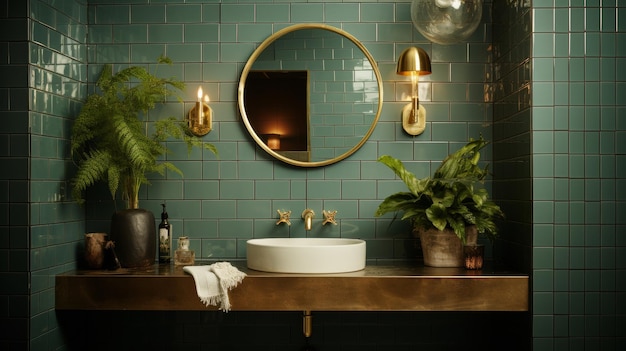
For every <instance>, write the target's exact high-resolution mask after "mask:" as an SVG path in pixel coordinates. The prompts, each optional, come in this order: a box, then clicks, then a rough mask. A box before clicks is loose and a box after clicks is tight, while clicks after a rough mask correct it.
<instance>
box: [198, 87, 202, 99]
mask: <svg viewBox="0 0 626 351" xmlns="http://www.w3.org/2000/svg"><path fill="white" fill-rule="evenodd" d="M202 95H203V93H202V87H198V100H202Z"/></svg>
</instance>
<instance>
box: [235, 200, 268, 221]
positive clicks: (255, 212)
mask: <svg viewBox="0 0 626 351" xmlns="http://www.w3.org/2000/svg"><path fill="white" fill-rule="evenodd" d="M272 216H273V212H272V206H271V201H270V200H238V201H237V218H238V219H239V218H272Z"/></svg>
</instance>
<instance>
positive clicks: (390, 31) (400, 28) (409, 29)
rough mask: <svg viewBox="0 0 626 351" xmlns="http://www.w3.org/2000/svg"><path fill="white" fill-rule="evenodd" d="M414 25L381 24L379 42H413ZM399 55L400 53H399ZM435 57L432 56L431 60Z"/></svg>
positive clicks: (379, 25) (379, 26)
mask: <svg viewBox="0 0 626 351" xmlns="http://www.w3.org/2000/svg"><path fill="white" fill-rule="evenodd" d="M412 33H413V25H412V24H411V23H379V24H378V40H379V41H383V42H385V41H386V42H411V41H412ZM398 54H399V53H398ZM432 58H433V56H432V55H431V59H432Z"/></svg>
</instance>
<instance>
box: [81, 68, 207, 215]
mask: <svg viewBox="0 0 626 351" xmlns="http://www.w3.org/2000/svg"><path fill="white" fill-rule="evenodd" d="M158 63H159V64H171V60H169V59H168V58H166V57H160V58H159V60H158ZM96 87H97V88H98V90H99V93H94V94H92V95H90V96H89V97H88V98H87V100H86V102H85V104H84V105H83V107H82V109H81V111H80V113H79V115H78V116H77V118H76V120H75V122H74V125H73V127H72V135H71V154H72V158H73V159H74V161H75V163H76V165H77V167H78V169H77V171H76V174H75V176H74V178H73V179H72V182H71V187H72V196H73V198H74V199H75V200H76V201H77V202H78V203H80V204H82V203H84V201H85V200H84V197H83V193H84V191H85V190H86V189H87V188H89V187H91V186H92V185H94V184H95V183H97V182H105V183H107V184H108V188H109V191H110V193H111V196H112V197H113V199H114V200H115V198H116V194H117V192H118V189H121V192H122V198H123V199H124V200H125V201H126V207H127V208H129V209H131V208H138V206H139V198H138V195H139V189H140V188H141V186H142V185H143V184H148V183H149V181H148V177H147V174H149V173H153V172H156V173H159V174H164V173H165V171H166V170H171V171H174V172H176V173H178V174H180V175H182V172H181V170H180V169H178V168H177V167H176V166H175V165H174V164H172V163H171V162H167V161H162V160H161V157H162V156H163V155H165V154H167V153H168V152H169V150H168V148H167V146H166V144H165V142H166V140H168V139H169V138H174V139H179V140H183V141H184V142H185V143H186V145H187V149H188V152H191V150H192V148H193V147H196V146H198V147H202V148H204V149H207V150H210V151H211V152H213V153H215V154H217V149H216V148H215V146H213V145H212V144H209V143H205V142H202V140H201V139H199V138H197V137H195V136H193V135H192V134H191V133H189V128H188V126H187V123H186V122H184V121H182V120H180V119H177V118H175V117H168V118H164V119H160V120H157V121H156V122H155V123H154V132H153V133H152V134H151V135H148V132H147V131H148V123H147V121H144V120H142V116H146V115H147V113H148V111H149V110H151V109H153V108H154V107H155V106H156V104H157V103H161V102H165V101H166V100H167V99H168V98H170V97H176V98H178V100H179V101H182V100H181V99H180V96H179V92H180V91H181V90H183V89H184V87H185V85H184V83H183V82H180V81H178V80H176V79H173V78H159V77H157V76H156V75H153V74H151V73H150V72H149V71H148V70H147V69H146V68H144V67H140V66H131V67H128V68H125V69H122V70H120V71H119V72H117V73H115V74H114V73H113V68H112V67H111V65H105V66H104V67H103V69H102V72H101V74H100V77H99V79H98V81H97V83H96Z"/></svg>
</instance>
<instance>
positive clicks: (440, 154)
mask: <svg viewBox="0 0 626 351" xmlns="http://www.w3.org/2000/svg"><path fill="white" fill-rule="evenodd" d="M413 148H414V150H413V155H414V160H416V161H430V160H443V159H444V158H446V156H448V154H449V151H448V143H445V142H441V143H433V142H428V143H414V144H413Z"/></svg>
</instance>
